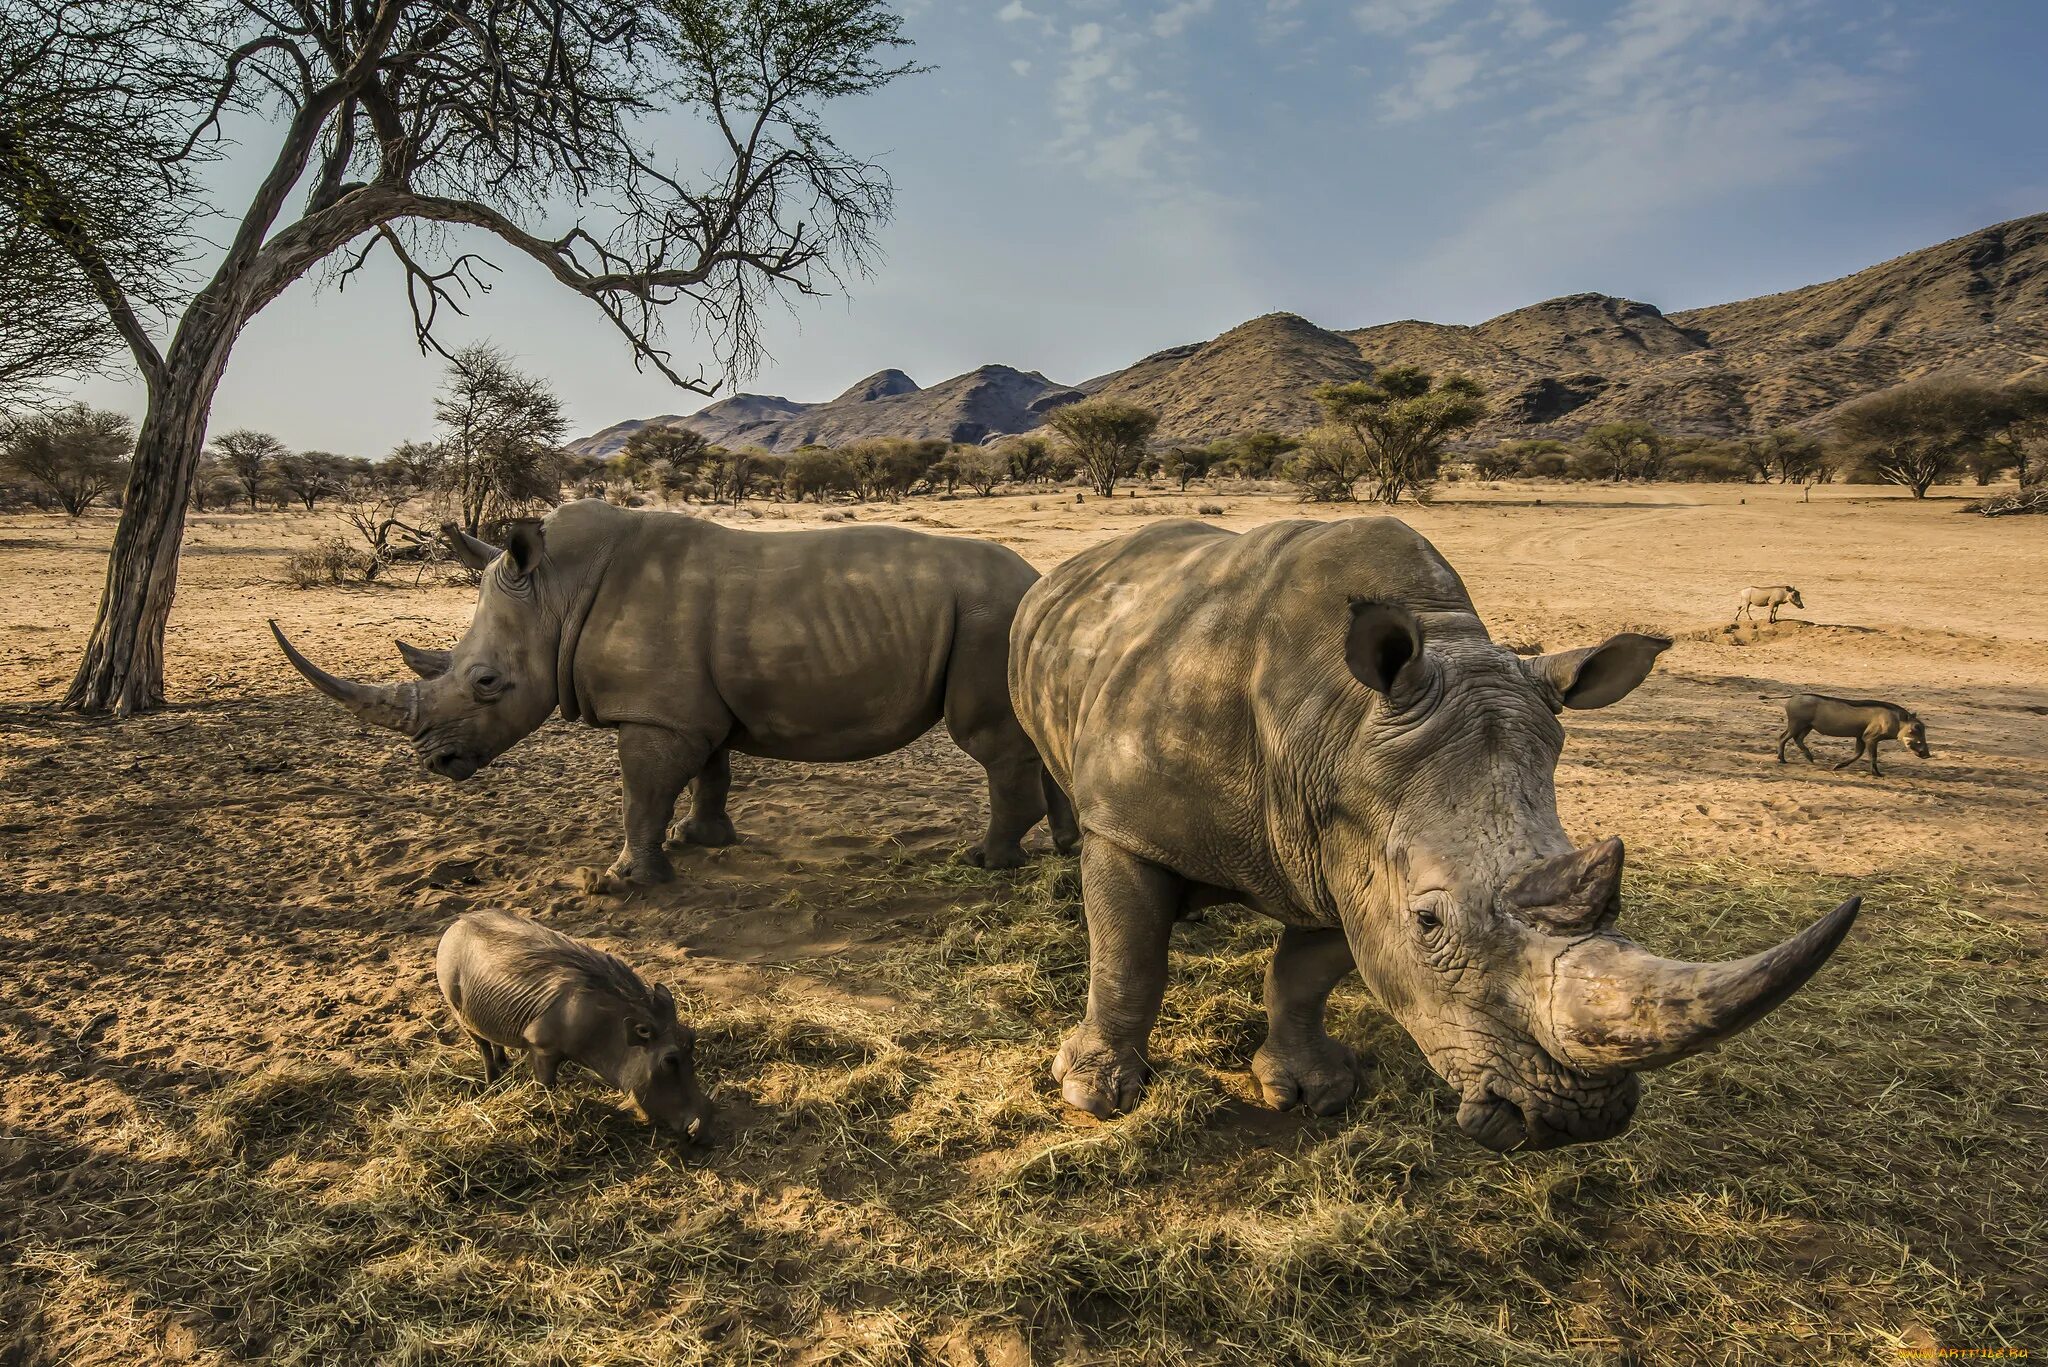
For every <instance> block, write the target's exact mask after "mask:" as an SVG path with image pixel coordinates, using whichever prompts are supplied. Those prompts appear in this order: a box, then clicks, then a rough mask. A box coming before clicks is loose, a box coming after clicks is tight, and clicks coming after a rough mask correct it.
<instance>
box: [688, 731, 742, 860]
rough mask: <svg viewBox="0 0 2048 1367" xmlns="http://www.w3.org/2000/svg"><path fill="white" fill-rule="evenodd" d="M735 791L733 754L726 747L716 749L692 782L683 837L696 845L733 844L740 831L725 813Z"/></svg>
mask: <svg viewBox="0 0 2048 1367" xmlns="http://www.w3.org/2000/svg"><path fill="white" fill-rule="evenodd" d="M731 791H732V754H731V752H730V751H728V750H726V749H724V748H723V747H721V748H719V749H717V750H713V751H712V752H711V757H710V758H709V759H707V760H705V761H704V767H703V769H701V770H699V771H698V774H697V778H696V780H695V781H694V782H693V783H691V785H690V819H689V820H688V821H685V822H684V823H683V839H685V840H687V841H689V842H690V843H691V844H692V845H711V846H718V845H730V844H732V843H733V842H734V841H736V840H738V839H739V838H740V837H739V833H738V832H737V831H735V830H733V828H732V818H731V817H729V816H727V815H726V814H725V798H726V794H728V793H730V792H731Z"/></svg>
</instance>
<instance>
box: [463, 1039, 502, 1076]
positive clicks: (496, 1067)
mask: <svg viewBox="0 0 2048 1367" xmlns="http://www.w3.org/2000/svg"><path fill="white" fill-rule="evenodd" d="M465 1033H467V1032H465ZM470 1038H471V1039H473V1040H475V1041H476V1051H477V1052H478V1053H479V1054H482V1055H483V1056H484V1085H485V1086H486V1087H488V1086H490V1084H492V1083H493V1082H496V1081H497V1080H498V1079H499V1078H501V1077H503V1076H504V1075H505V1051H504V1050H503V1049H500V1048H499V1047H498V1046H497V1045H495V1044H493V1043H491V1042H490V1041H489V1040H487V1039H485V1038H484V1037H483V1036H482V1035H470Z"/></svg>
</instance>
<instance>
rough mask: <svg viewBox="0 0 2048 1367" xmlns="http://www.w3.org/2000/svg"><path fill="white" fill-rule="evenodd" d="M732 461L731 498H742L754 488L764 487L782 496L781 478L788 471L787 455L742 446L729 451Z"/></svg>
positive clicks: (772, 493)
mask: <svg viewBox="0 0 2048 1367" xmlns="http://www.w3.org/2000/svg"><path fill="white" fill-rule="evenodd" d="M731 455H732V458H733V461H734V466H733V469H734V474H733V477H732V488H733V498H734V499H735V500H743V499H745V498H747V497H748V495H749V494H750V493H751V492H752V491H753V490H755V489H757V488H758V489H766V490H768V491H769V493H770V495H771V496H773V497H775V498H780V497H782V492H783V480H784V478H785V476H787V474H788V473H789V457H788V456H780V455H777V454H775V453H774V452H773V451H766V450H763V449H762V448H761V447H758V446H744V447H741V448H740V449H739V450H737V451H734V452H732V453H731Z"/></svg>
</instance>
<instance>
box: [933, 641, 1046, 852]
mask: <svg viewBox="0 0 2048 1367" xmlns="http://www.w3.org/2000/svg"><path fill="white" fill-rule="evenodd" d="M1002 644H1003V645H1004V647H1005V648H1007V638H1005V641H1004V642H1003V643H1002ZM965 649H966V647H965V645H964V644H963V643H960V642H956V643H955V644H954V647H953V663H954V670H953V672H952V673H951V674H949V675H948V676H947V679H946V699H945V702H946V708H945V715H946V731H947V733H948V734H950V735H951V736H952V737H953V743H954V744H955V745H957V746H959V747H960V748H961V749H962V750H965V751H966V752H967V753H968V755H969V756H970V757H971V758H973V760H974V761H975V762H976V763H977V764H979V765H981V767H982V768H983V769H984V770H986V771H987V773H988V830H987V831H986V833H984V834H983V836H982V838H981V844H980V845H978V846H976V847H975V848H973V849H970V850H968V851H967V852H966V857H967V860H968V862H969V863H973V864H979V865H981V866H982V867H983V868H985V869H1014V868H1017V867H1018V866H1020V865H1022V864H1023V863H1024V862H1025V860H1026V856H1025V853H1024V836H1025V835H1026V833H1028V832H1029V831H1030V830H1031V828H1032V827H1033V826H1035V825H1037V824H1038V819H1039V818H1040V817H1042V816H1044V815H1045V794H1044V792H1043V791H1042V789H1041V787H1040V784H1039V777H1038V776H1039V771H1040V770H1041V768H1043V766H1042V765H1040V764H1039V762H1038V747H1037V746H1035V745H1033V744H1032V743H1031V737H1029V736H1027V735H1025V734H1024V728H1023V727H1022V726H1021V725H1019V724H1018V722H1017V714H1016V712H1015V711H1014V710H1013V709H1012V708H1011V706H1010V684H1009V679H1008V677H1007V676H1006V675H1004V674H1003V673H1002V672H1001V671H1002V661H1003V659H1004V658H1005V657H1004V655H1003V653H1002V650H1000V649H997V650H995V651H994V655H993V659H994V660H995V662H996V668H995V671H994V672H993V673H991V672H990V670H989V669H987V668H986V667H983V666H984V665H985V661H986V659H987V658H989V650H990V649H992V647H991V648H985V649H983V650H981V651H979V652H975V653H972V654H970V655H965V656H963V651H964V650H965ZM969 662H971V663H972V664H973V665H974V666H975V667H968V668H963V667H962V666H963V664H965V663H969Z"/></svg>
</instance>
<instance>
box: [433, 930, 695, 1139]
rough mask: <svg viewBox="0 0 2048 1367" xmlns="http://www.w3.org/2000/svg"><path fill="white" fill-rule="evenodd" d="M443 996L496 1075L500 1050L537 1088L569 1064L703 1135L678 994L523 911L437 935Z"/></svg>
mask: <svg viewBox="0 0 2048 1367" xmlns="http://www.w3.org/2000/svg"><path fill="white" fill-rule="evenodd" d="M434 970H435V974H436V976H437V977H439V978H440V980H441V995H442V996H443V997H444V998H446V999H447V1002H448V1006H449V1009H450V1010H452V1011H454V1013H455V1019H456V1021H457V1023H459V1024H460V1025H461V1026H462V1028H463V1030H464V1031H466V1032H467V1033H468V1035H469V1037H470V1038H471V1039H473V1040H475V1041H476V1047H477V1049H478V1051H479V1052H481V1053H482V1054H483V1056H484V1080H485V1081H486V1082H495V1081H497V1080H498V1077H499V1075H500V1074H501V1073H503V1072H504V1070H505V1066H506V1059H505V1051H506V1050H507V1049H518V1050H521V1051H523V1052H524V1053H525V1054H526V1056H527V1057H528V1058H529V1059H530V1060H532V1063H533V1075H534V1076H535V1077H536V1078H538V1079H539V1080H540V1084H541V1086H543V1087H552V1086H554V1085H555V1070H556V1069H557V1068H558V1067H559V1066H560V1065H561V1064H562V1063H563V1062H564V1061H566V1062H569V1063H580V1064H582V1065H583V1066H584V1067H585V1068H588V1069H589V1070H590V1071H591V1072H593V1073H596V1074H597V1075H598V1076H599V1077H601V1078H603V1079H604V1080H605V1081H606V1082H609V1083H610V1084H611V1085H612V1086H614V1087H616V1088H618V1089H619V1090H620V1091H622V1092H624V1093H625V1094H626V1095H628V1096H630V1097H632V1098H633V1101H634V1103H635V1104H637V1105H638V1106H639V1107H640V1109H641V1110H642V1111H643V1112H645V1113H646V1116H647V1118H648V1119H649V1120H651V1121H653V1122H654V1123H655V1124H656V1125H659V1126H660V1127H661V1128H663V1129H665V1130H668V1131H670V1132H671V1133H673V1134H677V1135H681V1136H682V1137H684V1138H686V1139H692V1140H695V1139H702V1138H704V1137H706V1134H707V1131H708V1127H709V1125H710V1121H711V1103H710V1101H709V1100H707V1099H706V1097H705V1095H704V1093H703V1091H702V1090H701V1089H700V1088H699V1087H698V1086H697V1061H696V1048H697V1036H696V1034H695V1032H693V1031H692V1030H691V1029H690V1027H689V1026H687V1025H684V1024H682V1023H681V1022H680V1021H678V1020H677V1019H676V999H675V998H674V997H673V996H672V995H670V993H669V990H668V989H667V988H666V987H663V986H662V985H661V984H660V983H656V984H654V985H653V986H652V987H650V986H648V985H647V983H646V982H644V981H642V979H641V977H640V975H639V974H638V973H635V972H634V971H633V970H632V969H631V968H629V967H627V965H626V964H625V962H624V961H623V960H621V959H618V958H616V957H614V956H613V955H610V954H607V953H605V952H604V951H603V950H601V949H597V948H594V947H593V946H591V945H586V944H584V943H583V942H582V941H580V940H572V939H570V938H569V937H568V936H567V935H564V934H562V933H561V932H560V931H556V930H550V929H549V928H548V927H546V926H544V925H540V924H538V923H537V922H534V921H529V920H527V919H526V918H525V917H524V916H514V915H511V914H510V913H508V912H502V911H473V912H471V913H469V914H468V915H467V916H464V917H462V918H461V919H460V920H458V921H456V922H455V924H453V925H451V926H449V927H448V929H447V930H446V931H445V932H443V933H442V935H441V946H440V949H439V950H438V951H437V952H436V953H435V956H434Z"/></svg>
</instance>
